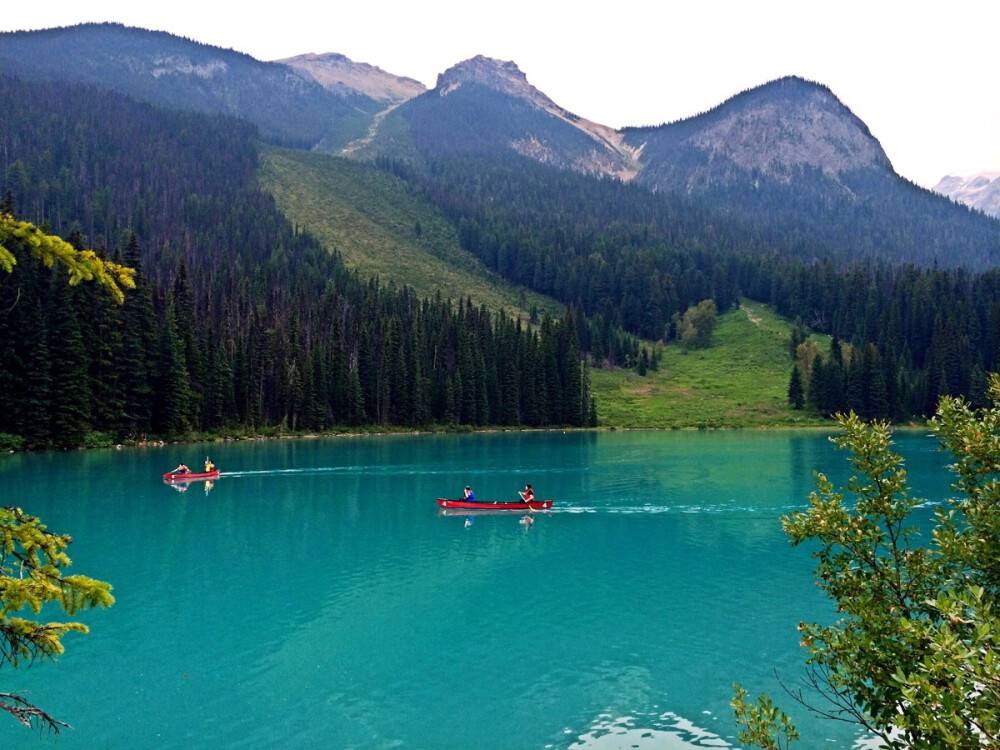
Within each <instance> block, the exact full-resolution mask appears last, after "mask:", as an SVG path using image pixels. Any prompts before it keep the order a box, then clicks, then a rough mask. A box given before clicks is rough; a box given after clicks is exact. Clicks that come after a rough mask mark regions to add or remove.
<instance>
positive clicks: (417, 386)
mask: <svg viewBox="0 0 1000 750" xmlns="http://www.w3.org/2000/svg"><path fill="white" fill-rule="evenodd" d="M0 112H3V115H2V116H0V117H2V118H3V123H2V131H3V134H4V142H3V143H2V144H0V147H2V153H0V158H2V160H3V161H2V169H3V171H2V176H3V184H2V188H3V191H4V195H6V198H5V201H4V207H3V211H4V212H5V213H13V214H14V215H16V216H17V217H18V218H19V219H22V220H26V221H31V222H33V223H35V224H37V225H38V226H39V227H41V228H42V229H43V230H45V231H47V232H51V233H54V234H58V235H59V236H62V237H64V238H66V239H67V240H68V241H69V242H70V243H71V244H73V245H74V246H77V247H80V248H82V247H84V246H87V247H92V248H94V249H96V250H98V251H100V252H102V253H104V254H106V256H107V257H109V258H112V259H117V260H119V261H120V262H122V263H124V264H126V265H128V266H130V267H133V268H136V269H138V271H139V273H137V277H136V289H135V290H134V291H131V292H129V293H128V294H127V295H126V300H125V302H124V304H122V305H121V306H117V305H115V304H114V303H113V301H112V300H111V299H110V298H108V297H107V295H105V294H104V293H103V291H102V290H100V289H98V288H95V287H94V285H91V284H81V285H78V286H73V287H71V286H69V285H68V284H67V283H66V282H67V280H66V276H65V273H64V272H60V271H58V270H52V269H49V268H46V267H45V266H43V265H42V264H40V263H37V262H35V263H33V262H32V260H31V258H30V257H29V254H28V252H27V249H26V248H23V247H18V246H17V244H13V245H12V246H10V247H8V250H10V251H11V252H12V253H13V254H14V256H15V257H16V258H17V260H18V263H17V265H16V266H15V267H14V270H13V272H12V273H11V274H0V309H2V310H3V314H2V315H0V381H2V382H3V383H4V384H5V388H4V389H2V392H0V432H3V433H7V434H8V435H9V436H16V437H14V438H11V437H8V438H7V439H8V441H11V442H12V443H13V444H15V445H23V446H25V447H46V446H54V447H68V446H76V445H84V444H87V443H88V441H90V440H92V439H94V436H95V433H102V434H104V435H105V436H107V435H111V436H113V439H116V440H130V439H133V440H134V439H143V438H146V437H149V436H153V435H156V436H167V437H170V436H186V435H190V434H192V433H193V432H196V431H212V430H226V431H229V432H238V431H240V430H246V431H260V430H265V429H266V428H269V427H280V428H282V429H288V430H328V429H333V428H336V427H338V426H358V425H377V426H388V425H399V426H406V427H421V426H425V425H429V424H433V423H440V424H459V425H500V424H504V425H531V426H545V425H553V424H560V425H585V424H588V423H589V422H591V421H592V420H593V405H592V404H591V402H590V397H589V394H588V386H587V371H586V367H585V364H584V360H583V358H582V357H581V353H580V349H579V344H578V340H577V326H576V323H575V320H574V315H573V313H572V311H570V313H569V314H568V315H566V316H565V317H564V318H562V319H561V320H558V321H555V320H550V319H545V320H542V321H540V322H539V324H538V325H536V326H532V327H530V328H529V327H528V326H526V325H521V324H520V323H518V322H516V321H514V320H513V319H512V318H510V317H509V316H508V315H507V314H505V313H504V312H503V311H499V312H496V313H493V314H491V313H490V312H488V311H487V310H485V309H483V308H476V307H474V306H473V305H472V304H471V302H470V301H468V300H457V301H454V302H453V301H450V300H442V299H428V300H419V299H416V298H415V297H414V296H413V295H412V294H411V293H410V292H409V291H408V290H407V289H406V288H393V287H392V286H389V287H387V288H384V287H382V286H381V285H380V284H379V283H378V281H377V280H374V279H360V278H358V277H357V276H356V275H354V274H352V273H351V272H349V271H348V270H347V269H346V268H345V267H344V265H343V264H342V263H341V261H340V260H339V258H338V257H337V255H336V254H335V253H334V254H331V253H329V252H327V251H326V250H325V249H324V248H322V247H321V246H320V245H319V244H318V243H317V242H316V240H315V239H313V238H312V237H310V236H309V235H308V234H306V233H303V232H300V231H298V230H297V229H296V228H295V227H293V226H291V225H290V224H289V222H288V221H287V220H285V219H284V218H283V217H282V216H281V214H280V213H279V212H278V211H277V210H276V209H275V207H274V203H273V201H272V199H271V198H270V196H269V195H267V194H266V193H265V192H263V191H262V190H260V189H259V188H258V187H257V186H256V185H255V184H254V168H255V165H256V158H257V146H258V141H257V135H256V132H255V130H254V129H253V128H252V126H249V125H247V124H245V123H243V122H241V121H239V120H236V119H231V118H227V117H221V116H217V117H213V116H206V115H196V114H190V113H179V112H171V111H166V110H162V109H158V108H155V107H152V106H148V105H144V104H139V103H136V102H134V101H132V100H130V99H128V98H126V97H122V96H120V95H117V94H112V93H107V92H103V91H100V90H97V89H93V88H89V87H83V86H65V85H61V84H55V83H31V84H28V83H24V82H19V81H17V80H12V79H9V78H2V77H0Z"/></svg>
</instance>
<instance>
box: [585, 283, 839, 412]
mask: <svg viewBox="0 0 1000 750" xmlns="http://www.w3.org/2000/svg"><path fill="white" fill-rule="evenodd" d="M790 332H791V327H790V325H789V323H788V322H787V321H785V320H783V319H782V318H780V317H778V316H777V315H776V314H774V312H773V311H772V310H771V309H770V308H768V307H767V306H766V305H762V304H758V303H755V302H752V301H750V300H741V305H740V308H739V309H738V310H731V311H729V312H727V313H725V314H723V315H720V316H719V318H718V325H717V327H716V329H715V332H714V333H713V335H712V345H711V346H710V347H709V348H708V349H702V350H692V351H689V352H687V353H684V351H683V349H682V347H681V345H680V344H679V343H676V342H671V343H670V344H668V345H667V346H666V347H665V349H664V354H663V358H662V359H661V360H660V363H659V369H658V370H655V371H654V370H650V371H649V372H648V374H647V375H646V376H645V377H641V376H639V375H638V374H636V373H635V372H634V371H626V370H600V369H596V368H595V369H593V370H591V372H590V383H591V390H592V392H593V395H594V396H595V397H596V398H597V416H598V422H599V423H600V425H601V426H602V427H616V428H646V429H652V428H660V429H681V428H735V427H792V426H796V427H801V426H816V427H829V422H828V421H826V420H823V419H821V418H820V417H817V416H815V415H813V414H810V413H808V412H805V411H796V410H794V409H792V408H791V407H790V406H789V405H788V404H787V396H788V378H789V376H790V375H791V371H792V360H791V357H790V356H789V353H788V341H789V336H790Z"/></svg>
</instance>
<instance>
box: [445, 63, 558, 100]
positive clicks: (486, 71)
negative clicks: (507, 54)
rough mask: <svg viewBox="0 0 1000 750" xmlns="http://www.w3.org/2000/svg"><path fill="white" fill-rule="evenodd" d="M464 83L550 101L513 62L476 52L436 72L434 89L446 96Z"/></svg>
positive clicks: (517, 95)
mask: <svg viewBox="0 0 1000 750" xmlns="http://www.w3.org/2000/svg"><path fill="white" fill-rule="evenodd" d="M468 83H478V84H480V85H482V86H487V87H488V88H491V89H493V90H495V91H499V92H500V93H503V94H508V95H510V96H516V97H520V98H526V99H532V100H535V99H539V98H541V99H544V100H546V101H549V102H550V103H551V100H549V99H548V97H547V96H545V95H544V94H542V93H541V92H540V91H538V89H536V88H535V87H534V86H532V85H531V84H530V83H528V78H527V76H525V75H524V73H522V72H521V69H520V68H519V67H517V63H515V62H513V61H510V60H496V59H494V58H492V57H486V56H485V55H476V56H475V57H473V58H471V59H469V60H465V61H463V62H460V63H458V64H457V65H452V66H451V67H450V68H448V69H447V70H446V71H445V72H444V73H441V74H439V75H438V79H437V86H436V89H437V91H438V93H440V94H441V95H442V96H446V95H447V94H449V93H451V92H452V91H454V90H455V89H457V88H458V87H459V86H461V85H463V84H468Z"/></svg>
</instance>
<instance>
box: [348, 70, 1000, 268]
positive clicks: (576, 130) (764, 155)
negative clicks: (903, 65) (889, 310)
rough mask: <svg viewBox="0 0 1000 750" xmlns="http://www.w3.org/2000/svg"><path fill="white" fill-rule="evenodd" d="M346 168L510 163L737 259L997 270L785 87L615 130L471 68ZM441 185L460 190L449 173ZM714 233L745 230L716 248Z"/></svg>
mask: <svg viewBox="0 0 1000 750" xmlns="http://www.w3.org/2000/svg"><path fill="white" fill-rule="evenodd" d="M354 155H357V156H360V157H362V158H369V159H377V158H386V159H388V160H390V161H392V162H393V163H400V162H401V163H407V164H409V165H411V167H413V168H416V169H418V170H421V169H425V168H426V167H427V166H428V165H432V164H435V163H436V162H439V161H440V160H441V159H455V158H456V157H461V158H463V159H466V160H468V159H473V160H476V162H475V163H469V164H467V165H466V166H465V167H464V169H465V170H466V171H473V172H476V171H479V172H482V173H483V174H485V173H487V172H489V171H490V170H491V169H492V166H491V165H493V164H497V163H505V164H506V166H505V167H504V168H505V169H510V170H516V169H517V167H515V166H514V165H515V162H514V161H512V159H517V158H518V157H521V158H523V159H525V160H530V161H533V162H536V163H538V164H541V165H544V166H545V167H550V168H551V167H554V168H557V169H559V170H561V171H563V172H574V173H577V174H579V175H582V176H587V177H598V178H602V179H607V178H613V179H615V180H619V181H622V182H630V183H632V184H634V185H636V186H638V187H641V188H643V189H645V190H648V191H651V192H652V193H655V194H656V195H658V196H660V197H661V198H662V199H664V200H665V199H666V198H667V196H677V197H682V198H684V199H685V200H688V201H694V202H696V203H699V204H700V205H701V206H702V207H703V209H704V210H705V211H706V212H709V213H711V214H714V215H715V218H711V217H707V218H706V220H705V223H704V224H703V225H702V228H701V229H697V230H695V231H696V232H698V233H701V232H704V233H705V234H706V237H707V236H709V235H712V234H714V235H715V236H714V238H712V240H711V242H712V243H722V244H725V245H734V244H743V245H744V247H745V246H746V245H745V242H746V235H747V234H749V235H751V236H753V237H755V238H756V240H757V243H759V244H761V245H766V246H768V247H770V248H772V249H773V250H775V251H777V252H779V253H781V254H784V255H790V256H796V257H801V258H804V259H806V260H810V261H812V260H815V259H821V258H830V259H833V260H836V261H838V262H845V261H849V260H852V259H862V258H863V259H872V260H881V261H889V262H894V263H907V262H911V263H916V264H918V265H923V266H932V265H938V266H939V267H955V266H960V265H961V266H965V267H967V268H973V269H979V268H986V267H992V266H995V265H997V264H998V263H1000V223H998V222H996V221H994V220H990V219H987V218H986V217H984V216H975V215H973V214H972V213H970V212H969V211H967V210H960V209H957V208H956V206H955V205H954V204H952V203H951V202H949V201H948V200H947V199H945V198H943V197H941V196H938V195H936V194H934V193H932V192H930V191H928V190H924V189H923V188H920V187H918V186H917V185H915V184H913V183H911V182H908V181H907V180H904V179H903V178H901V177H900V176H899V175H897V174H896V173H895V171H894V170H893V168H892V165H891V163H890V162H889V159H888V158H887V156H886V154H885V152H884V151H883V150H882V147H881V145H880V144H879V143H878V141H877V140H876V139H875V137H874V136H873V135H872V134H871V132H870V131H869V129H868V127H867V126H866V125H865V124H864V123H863V122H862V121H861V120H860V119H859V118H858V117H856V116H855V115H854V114H853V113H852V112H851V111H850V109H848V108H847V107H846V106H845V105H844V104H843V103H841V102H840V101H839V100H838V99H837V97H836V96H835V95H834V94H833V93H832V92H831V91H830V90H829V89H828V88H826V87H825V86H822V85H820V84H817V83H813V82H810V81H806V80H804V79H802V78H797V77H788V78H783V79H779V80H777V81H772V82H770V83H767V84H764V85H762V86H759V87H756V88H754V89H751V90H749V91H745V92H743V93H741V94H739V95H737V96H734V97H733V98H731V99H730V100H728V101H726V102H724V103H723V104H721V105H719V106H718V107H716V108H714V109H713V110H711V111H709V112H707V113H704V114H702V115H699V116H696V117H692V118H689V119H686V120H682V121H679V122H675V123H671V124H665V125H661V126H659V127H644V128H625V129H623V130H621V131H614V130H612V129H610V128H607V127H605V126H601V125H599V124H596V123H593V122H591V121H589V120H586V119H584V118H581V117H579V116H577V115H575V114H574V113H572V112H569V111H567V110H566V109H564V108H562V107H560V106H559V105H558V104H556V103H555V102H554V101H553V100H552V99H550V98H549V97H548V96H546V95H545V94H543V93H542V92H540V91H538V90H537V89H536V88H535V87H534V86H532V85H531V84H530V83H529V82H528V80H527V78H526V77H525V75H524V74H523V73H522V72H521V71H520V69H519V68H518V67H517V65H515V64H514V63H513V62H503V61H498V60H492V59H490V58H485V57H481V56H480V57H476V58H473V59H471V60H466V61H465V62H462V63H459V64H458V65H455V66H454V67H452V68H450V69H448V70H447V71H445V72H444V73H442V74H441V75H440V76H439V77H438V81H437V85H436V86H435V88H434V89H432V90H430V91H428V92H426V93H424V94H421V95H420V96H417V97H415V98H413V99H411V100H409V101H407V102H405V103H403V104H401V105H400V106H399V107H397V108H396V109H395V110H393V111H392V112H391V113H389V114H387V115H386V116H385V118H384V119H383V120H382V121H381V122H380V123H379V124H378V125H377V127H376V128H374V129H373V131H372V133H371V134H370V135H369V136H368V137H367V138H366V139H365V141H364V143H363V144H360V146H359V148H358V149H357V151H356V152H354ZM438 174H439V175H440V174H441V171H440V169H439V170H438ZM448 174H449V175H450V176H451V177H450V179H452V180H456V179H457V180H459V181H461V179H462V178H461V177H460V176H459V174H458V172H457V171H456V170H454V169H449V170H448ZM435 179H436V178H435ZM516 179H517V178H516V177H512V178H509V179H507V178H505V180H498V181H495V183H494V184H495V185H496V186H497V188H496V189H497V190H500V191H502V192H503V193H504V194H503V195H492V196H483V197H482V198H481V200H487V201H490V202H491V203H492V204H493V205H499V201H501V200H515V201H516V200H517V197H516V196H511V195H510V194H509V193H510V191H509V190H508V189H507V188H505V187H504V184H505V182H506V184H513V183H514V181H515V180H516ZM533 179H534V178H533ZM539 179H545V178H539ZM550 179H553V180H554V179H555V178H554V177H553V178H550ZM560 179H562V178H560ZM458 184H459V182H455V183H454V184H452V185H445V184H437V185H436V186H435V187H434V188H433V190H434V192H435V193H437V194H439V195H442V196H446V195H449V194H450V195H452V197H451V198H448V197H442V200H444V201H445V202H450V203H451V204H453V205H454V204H455V203H456V200H455V199H456V198H457V202H461V201H463V200H464V199H463V198H462V197H461V196H458V195H457V194H456V193H455V191H456V190H464V191H466V193H468V191H469V190H470V189H471V187H470V186H469V185H467V184H463V186H462V187H461V188H459V187H458ZM485 184H486V183H485V181H481V182H480V183H479V185H478V186H477V188H476V189H477V190H478V189H481V188H482V186H483V185H485ZM524 189H525V188H522V191H523V190H524ZM631 195H632V198H631V199H630V200H632V201H635V200H636V196H635V193H632V194H631ZM676 210H677V211H682V212H686V213H690V211H689V210H688V209H684V208H680V207H678V208H677V209H676ZM674 213H675V215H676V211H674ZM722 217H725V219H724V220H722ZM725 223H729V224H732V225H743V226H744V227H745V231H744V232H737V233H735V234H733V233H730V234H728V235H727V237H726V238H725V239H723V238H721V237H720V236H719V231H720V227H721V226H722V225H723V224H725ZM685 234H686V236H687V238H688V240H689V241H690V240H691V239H692V236H691V234H689V233H685Z"/></svg>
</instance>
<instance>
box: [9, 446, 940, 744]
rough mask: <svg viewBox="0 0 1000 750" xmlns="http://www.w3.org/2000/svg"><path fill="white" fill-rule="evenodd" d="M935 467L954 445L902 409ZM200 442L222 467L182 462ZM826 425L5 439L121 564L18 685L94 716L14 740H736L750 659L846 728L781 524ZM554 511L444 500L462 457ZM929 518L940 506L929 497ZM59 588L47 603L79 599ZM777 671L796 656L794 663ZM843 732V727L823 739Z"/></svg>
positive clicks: (97, 560)
mask: <svg viewBox="0 0 1000 750" xmlns="http://www.w3.org/2000/svg"><path fill="white" fill-rule="evenodd" d="M895 441H896V447H897V449H898V450H899V451H900V452H901V453H902V454H903V455H904V456H905V457H906V459H907V468H908V470H909V475H910V483H911V488H912V490H913V493H914V494H915V495H917V496H921V497H926V498H928V499H930V500H931V501H936V500H940V499H941V498H944V497H946V496H947V495H948V493H949V489H948V486H949V484H950V482H951V477H950V474H949V473H948V472H947V471H946V470H945V468H944V467H945V466H946V464H947V463H948V457H947V456H946V455H945V454H942V453H941V452H939V450H938V446H937V443H936V441H935V440H934V439H932V438H930V437H927V436H926V435H925V434H924V433H921V432H907V433H900V434H897V436H896V438H895ZM206 450H207V451H209V452H210V455H211V457H212V459H213V460H214V461H215V463H216V464H217V465H218V468H219V469H221V470H222V476H221V477H220V478H219V479H218V480H217V481H216V482H214V483H213V484H212V485H211V486H209V485H206V483H204V482H201V483H199V482H195V483H191V484H190V486H189V487H188V488H187V490H186V491H184V492H180V491H178V488H176V487H171V486H168V485H166V484H164V483H163V481H162V479H161V476H162V474H163V472H165V471H167V470H169V469H172V468H173V467H174V466H176V465H177V464H178V463H179V462H181V461H183V462H185V463H187V464H188V465H190V466H192V467H195V466H197V465H198V464H199V462H200V461H201V460H202V459H203V458H204V457H205V454H206ZM849 469H850V467H849V466H848V463H847V454H846V453H844V452H843V451H839V450H837V449H836V448H835V446H833V445H832V444H831V443H830V442H829V440H828V436H827V435H826V434H819V433H815V432H795V431H747V432H740V431H734V432H572V433H560V432H548V433H496V434H481V435H462V436H452V435H448V436H439V435H416V436H379V437H351V438H330V439H298V440H272V441H254V442H250V441H245V442H236V443H226V444H214V445H211V446H208V447H206V446H199V445H194V446H165V447H159V448H130V449H125V450H118V451H115V450H106V451H87V452H83V451H80V452H71V453H42V454H15V455H8V456H3V457H0V478H2V480H3V483H2V487H3V490H2V498H0V501H2V503H3V504H4V505H18V506H20V507H22V508H23V509H24V510H25V511H27V512H29V513H31V514H33V515H37V516H39V517H41V519H42V520H43V522H44V523H45V524H46V525H47V526H48V528H49V529H50V530H52V531H55V532H58V533H68V534H70V535H72V537H73V539H74V543H73V544H72V546H71V547H70V549H69V554H70V556H71V557H72V559H73V563H74V564H73V566H72V567H71V568H70V572H72V573H79V574H83V575H89V576H92V577H95V578H99V579H102V580H105V581H109V582H111V583H112V584H113V586H114V591H113V593H114V595H115V597H116V600H117V601H116V603H115V605H114V606H113V607H111V608H109V609H107V610H101V611H95V612H86V613H83V614H82V615H81V616H79V617H78V618H76V619H79V620H81V621H83V622H86V623H87V624H88V625H89V626H90V628H91V631H90V633H89V634H87V635H79V634H70V635H68V636H67V637H66V638H65V641H64V643H65V645H66V653H65V654H64V655H63V656H62V657H60V659H59V661H58V662H57V663H56V664H50V663H46V664H40V665H35V666H32V667H31V668H28V669H19V670H13V669H10V668H9V667H5V668H4V670H3V671H2V673H0V675H2V682H0V690H2V691H18V690H27V691H30V699H31V700H32V701H33V702H35V703H37V704H38V705H39V706H41V707H42V708H44V709H45V710H47V711H48V712H49V713H51V714H52V715H54V716H55V717H56V718H58V719H61V720H63V721H66V722H68V723H69V724H71V725H72V727H73V728H72V729H67V730H63V732H62V733H61V734H60V735H59V736H58V737H56V736H51V735H44V734H43V735H42V736H41V737H39V736H38V733H37V732H34V731H32V730H27V729H24V728H22V727H20V726H19V725H18V724H17V723H16V722H15V721H14V720H13V719H9V718H7V717H6V715H4V716H0V747H4V748H11V747H15V748H62V749H63V750H67V749H69V748H194V747H206V748H209V747H211V748H400V749H404V750H405V749H408V748H574V749H576V748H580V749H582V748H601V749H605V748H668V749H675V748H701V747H713V748H719V747H738V746H739V743H738V742H737V741H736V737H735V734H736V730H735V726H734V722H733V718H732V712H731V710H730V708H729V706H728V703H729V700H730V699H731V697H732V693H733V690H732V684H733V683H734V682H737V681H739V682H742V683H743V684H744V685H745V686H746V688H747V689H748V690H749V691H750V693H751V695H756V694H757V693H759V692H767V693H769V694H771V696H772V697H773V698H774V699H775V700H776V701H777V702H778V703H779V704H780V705H782V707H783V708H785V710H786V711H788V712H789V713H790V714H792V715H793V716H794V717H795V719H796V720H797V722H798V723H799V726H800V729H802V732H803V737H804V741H803V743H802V744H801V746H802V747H803V748H807V747H809V748H811V747H820V746H824V747H831V748H842V747H843V748H848V747H851V746H852V745H853V744H854V740H855V739H856V736H855V733H854V732H853V731H852V730H851V728H850V727H847V726H846V725H845V726H841V725H839V724H831V723H830V722H822V721H820V720H817V719H814V718H812V717H811V716H810V715H809V714H808V713H806V712H805V711H804V710H802V709H800V708H799V707H797V706H796V705H795V704H794V703H793V702H792V701H791V700H790V699H789V698H787V696H785V694H784V693H783V691H782V689H781V687H780V685H779V683H778V677H780V678H781V680H782V681H783V682H784V683H786V684H788V685H791V686H795V685H798V682H799V680H800V678H801V677H802V676H803V675H804V670H803V655H802V652H801V651H800V649H799V646H798V638H797V633H796V629H795V628H796V624H797V623H798V622H799V621H800V620H803V619H810V620H811V619H820V620H824V619H828V618H830V617H832V610H831V607H830V605H829V603H828V602H827V600H826V599H825V598H824V597H823V594H822V592H821V591H820V590H819V589H817V588H816V586H815V585H814V584H813V577H812V568H813V560H812V559H811V556H810V553H809V550H807V549H803V548H793V547H791V545H790V544H789V543H788V542H787V540H786V539H785V537H784V535H783V533H782V531H781V528H780V523H779V518H780V516H781V515H782V514H785V513H788V512H790V511H792V510H795V509H797V508H802V507H804V506H805V505H806V503H807V498H808V495H809V493H810V492H811V491H812V489H813V488H814V486H815V485H814V477H813V472H814V471H816V470H819V471H823V472H824V473H826V474H827V475H828V476H829V477H831V479H833V480H834V481H835V482H836V483H840V484H842V483H843V482H845V481H846V479H847V477H848V476H849V473H850V471H849ZM526 482H530V483H532V485H534V488H535V491H536V494H537V497H538V498H539V499H552V500H554V501H555V506H554V508H553V510H552V511H551V512H543V513H536V514H532V518H533V521H534V523H532V524H531V525H530V526H526V525H525V524H524V523H523V522H522V518H523V516H522V514H482V515H475V516H465V515H459V516H441V515H439V512H438V508H437V504H436V502H435V499H436V498H438V497H452V498H457V497H459V496H460V494H461V490H462V488H463V487H464V486H465V485H466V484H470V485H472V487H473V489H474V490H475V491H476V495H477V497H478V498H479V499H481V500H482V499H497V500H514V499H516V498H517V495H516V493H517V490H519V489H522V488H523V486H524V484H525V483H526ZM918 515H920V516H921V520H924V519H929V518H930V515H931V509H930V507H924V508H921V509H920V511H919V514H918ZM63 618H64V614H63V613H62V612H61V611H59V610H52V611H49V610H46V611H45V612H44V613H43V619H56V620H58V619H63ZM776 672H777V676H778V677H776V676H775V673H776ZM817 743H822V744H817Z"/></svg>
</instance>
